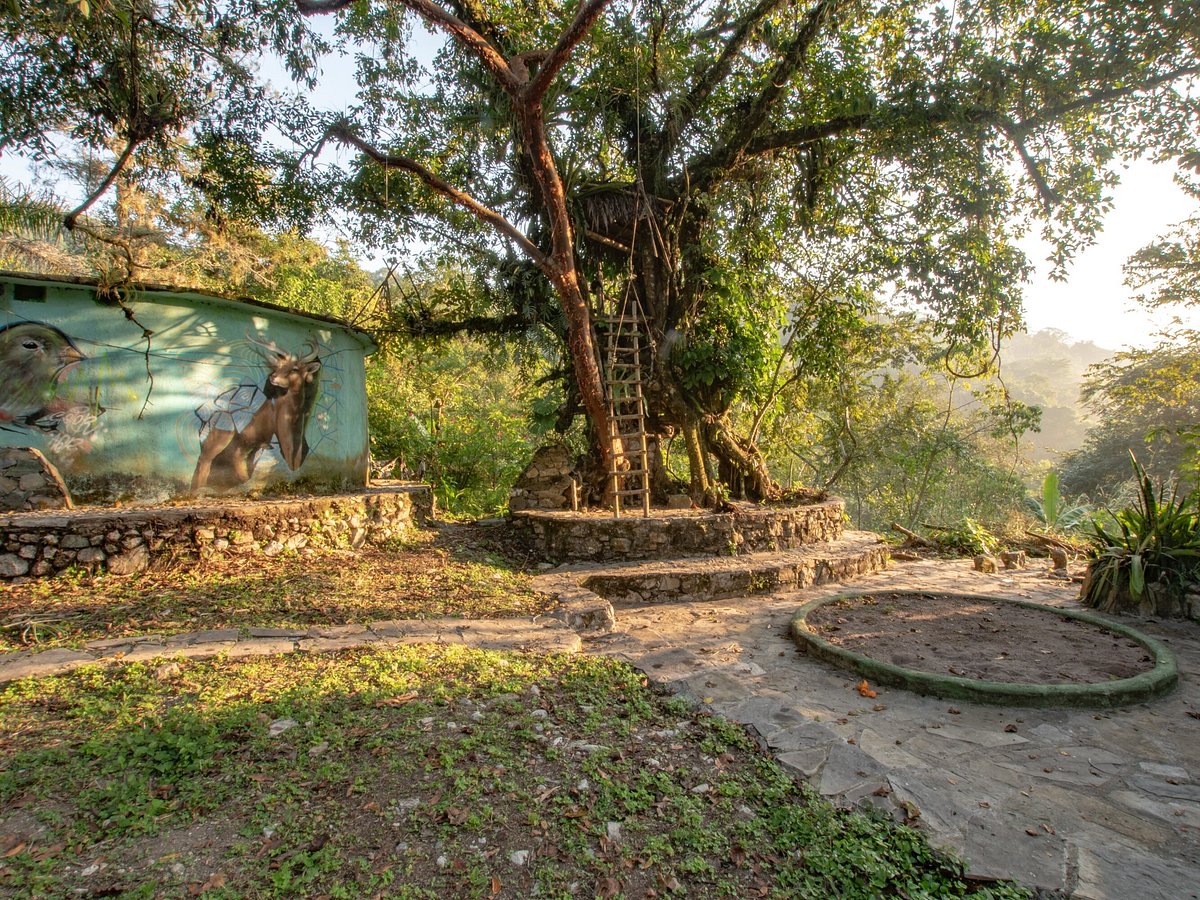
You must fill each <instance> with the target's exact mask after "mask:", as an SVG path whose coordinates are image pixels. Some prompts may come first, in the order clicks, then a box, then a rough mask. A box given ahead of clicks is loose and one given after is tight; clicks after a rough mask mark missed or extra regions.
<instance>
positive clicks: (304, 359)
mask: <svg viewBox="0 0 1200 900" xmlns="http://www.w3.org/2000/svg"><path fill="white" fill-rule="evenodd" d="M304 346H305V347H307V348H308V350H307V351H305V353H304V355H303V356H301V357H300V359H299V362H300V364H301V365H307V364H308V363H311V362H316V361H317V358H318V356H319V355H320V353H321V345H320V344H318V343H317V339H316V338H314V337H309V338H308V340H306V341H305V342H304Z"/></svg>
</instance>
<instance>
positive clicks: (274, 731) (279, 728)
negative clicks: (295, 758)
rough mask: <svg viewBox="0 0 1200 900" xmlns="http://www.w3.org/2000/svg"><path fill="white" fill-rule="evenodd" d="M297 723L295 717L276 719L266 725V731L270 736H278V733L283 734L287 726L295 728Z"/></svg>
mask: <svg viewBox="0 0 1200 900" xmlns="http://www.w3.org/2000/svg"><path fill="white" fill-rule="evenodd" d="M299 724H300V723H299V722H297V721H296V720H295V719H276V720H275V721H274V722H272V723H271V724H270V725H268V726H267V732H268V733H269V734H270V735H271V737H279V735H281V734H283V733H284V732H285V731H287V730H288V729H289V728H295V727H296V726H297V725H299Z"/></svg>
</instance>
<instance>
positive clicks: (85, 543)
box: [59, 534, 92, 550]
mask: <svg viewBox="0 0 1200 900" xmlns="http://www.w3.org/2000/svg"><path fill="white" fill-rule="evenodd" d="M91 545H92V542H91V541H89V540H88V539H87V538H85V537H84V536H83V535H82V534H68V535H64V536H63V539H62V542H61V543H60V544H59V546H60V547H62V548H63V549H64V550H82V549H83V548H84V547H90V546H91Z"/></svg>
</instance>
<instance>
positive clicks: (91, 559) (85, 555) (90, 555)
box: [75, 547, 108, 565]
mask: <svg viewBox="0 0 1200 900" xmlns="http://www.w3.org/2000/svg"><path fill="white" fill-rule="evenodd" d="M107 558H108V554H107V553H105V552H104V551H103V550H101V549H100V548H99V547H85V548H84V549H82V550H80V551H79V555H78V556H76V557H75V559H76V560H77V561H79V562H81V563H83V564H85V565H91V564H92V563H102V562H104V560H105V559H107Z"/></svg>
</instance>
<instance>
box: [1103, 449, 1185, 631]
mask: <svg viewBox="0 0 1200 900" xmlns="http://www.w3.org/2000/svg"><path fill="white" fill-rule="evenodd" d="M1130 455H1131V456H1132V454H1130ZM1133 472H1134V478H1135V480H1136V482H1137V485H1138V494H1137V500H1136V505H1134V506H1131V507H1126V508H1125V509H1122V510H1119V511H1117V512H1113V513H1111V514H1110V515H1111V520H1110V521H1109V522H1101V521H1098V520H1097V521H1094V522H1093V524H1092V533H1091V535H1090V538H1091V541H1092V545H1093V546H1092V551H1091V555H1092V559H1091V561H1090V562H1089V563H1088V571H1087V578H1086V579H1085V580H1084V583H1083V591H1082V599H1083V602H1084V604H1085V605H1087V606H1092V607H1095V608H1097V609H1100V610H1102V611H1104V612H1120V611H1134V610H1136V611H1140V612H1143V613H1147V614H1150V613H1160V614H1167V615H1170V614H1174V612H1175V611H1176V609H1177V608H1178V604H1179V600H1180V599H1181V597H1182V594H1183V588H1184V586H1185V585H1186V584H1188V583H1189V582H1191V581H1194V580H1196V579H1197V578H1200V510H1198V509H1197V506H1196V501H1195V498H1194V497H1188V496H1183V497H1181V496H1180V495H1179V493H1178V490H1177V489H1172V490H1171V492H1170V493H1169V494H1168V492H1167V488H1166V485H1164V484H1162V483H1160V484H1158V485H1157V486H1156V485H1155V484H1154V480H1153V479H1152V478H1151V477H1150V476H1149V475H1148V474H1146V470H1145V469H1144V468H1143V467H1142V465H1141V464H1140V463H1139V462H1138V461H1137V459H1136V458H1135V459H1133Z"/></svg>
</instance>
